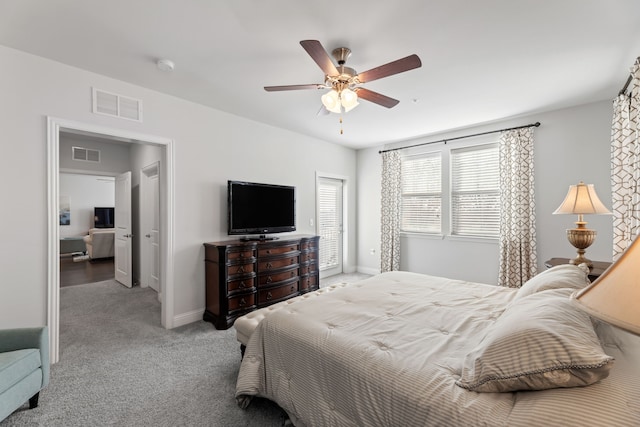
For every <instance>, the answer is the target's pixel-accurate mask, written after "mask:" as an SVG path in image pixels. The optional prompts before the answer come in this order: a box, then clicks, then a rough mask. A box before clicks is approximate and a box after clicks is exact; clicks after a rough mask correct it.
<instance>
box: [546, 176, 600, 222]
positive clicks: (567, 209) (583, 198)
mask: <svg viewBox="0 0 640 427" xmlns="http://www.w3.org/2000/svg"><path fill="white" fill-rule="evenodd" d="M553 213H554V214H574V215H583V214H610V213H611V212H609V209H607V208H606V207H605V205H603V204H602V202H601V201H600V199H599V198H598V195H597V194H596V190H595V188H594V187H593V184H585V183H584V182H582V181H580V183H579V184H577V185H570V186H569V192H568V193H567V197H565V198H564V201H563V202H562V204H561V205H560V206H559V207H558V209H556V210H555V212H553Z"/></svg>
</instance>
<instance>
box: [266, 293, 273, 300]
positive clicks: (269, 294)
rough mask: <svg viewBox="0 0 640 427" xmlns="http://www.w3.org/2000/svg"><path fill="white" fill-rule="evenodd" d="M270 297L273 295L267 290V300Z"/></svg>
mask: <svg viewBox="0 0 640 427" xmlns="http://www.w3.org/2000/svg"><path fill="white" fill-rule="evenodd" d="M271 298H273V295H271V292H267V301H269V300H270V299H271Z"/></svg>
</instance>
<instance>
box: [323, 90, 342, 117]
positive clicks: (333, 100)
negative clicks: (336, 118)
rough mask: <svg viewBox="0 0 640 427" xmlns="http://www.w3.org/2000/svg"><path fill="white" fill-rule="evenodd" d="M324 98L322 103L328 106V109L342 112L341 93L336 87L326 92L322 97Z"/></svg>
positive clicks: (333, 111)
mask: <svg viewBox="0 0 640 427" xmlns="http://www.w3.org/2000/svg"><path fill="white" fill-rule="evenodd" d="M320 99H321V100H322V105H324V106H325V107H326V109H327V110H329V111H331V112H332V113H340V95H339V94H338V92H337V91H335V90H334V89H332V90H330V91H329V92H327V93H325V94H324V95H322V97H320Z"/></svg>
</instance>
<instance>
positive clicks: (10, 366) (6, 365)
mask: <svg viewBox="0 0 640 427" xmlns="http://www.w3.org/2000/svg"><path fill="white" fill-rule="evenodd" d="M48 383H49V331H48V330H47V327H46V326H43V327H40V328H21V329H0V421H2V420H3V419H5V418H6V417H8V416H9V415H10V414H11V413H12V412H13V411H15V410H16V409H18V408H19V407H20V406H22V405H24V404H25V402H26V401H27V400H28V401H29V408H31V409H33V408H35V407H36V406H38V397H39V396H40V390H41V389H42V388H43V387H44V386H46V385H47V384H48Z"/></svg>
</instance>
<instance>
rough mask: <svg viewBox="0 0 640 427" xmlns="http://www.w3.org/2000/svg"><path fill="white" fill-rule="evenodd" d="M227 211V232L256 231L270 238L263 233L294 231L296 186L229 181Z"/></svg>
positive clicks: (263, 237)
mask: <svg viewBox="0 0 640 427" xmlns="http://www.w3.org/2000/svg"><path fill="white" fill-rule="evenodd" d="M227 212H228V233H229V234H230V235H234V234H249V235H251V234H254V235H255V234H257V235H259V237H257V238H258V239H261V240H262V239H270V238H269V237H267V236H266V234H270V233H285V232H288V231H296V189H295V187H292V186H286V185H273V184H260V183H255V182H244V181H228V183H227ZM247 238H250V237H247ZM271 238H272V237H271Z"/></svg>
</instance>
